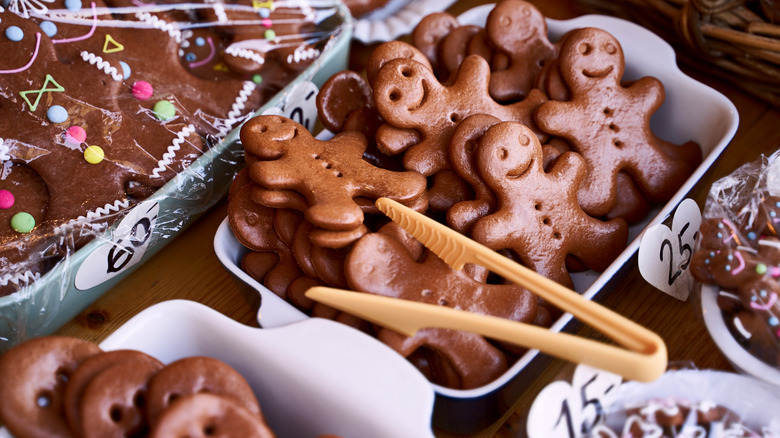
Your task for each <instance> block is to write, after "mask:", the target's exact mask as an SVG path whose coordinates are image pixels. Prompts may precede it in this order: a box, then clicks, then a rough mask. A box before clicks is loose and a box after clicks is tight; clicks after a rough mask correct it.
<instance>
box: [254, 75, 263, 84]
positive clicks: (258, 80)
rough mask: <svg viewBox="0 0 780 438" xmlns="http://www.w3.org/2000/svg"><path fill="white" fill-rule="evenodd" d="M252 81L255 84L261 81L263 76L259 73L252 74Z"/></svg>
mask: <svg viewBox="0 0 780 438" xmlns="http://www.w3.org/2000/svg"><path fill="white" fill-rule="evenodd" d="M252 82H254V83H255V84H260V83H261V82H263V77H262V76H260V75H254V76H252Z"/></svg>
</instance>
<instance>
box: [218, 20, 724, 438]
mask: <svg viewBox="0 0 780 438" xmlns="http://www.w3.org/2000/svg"><path fill="white" fill-rule="evenodd" d="M492 7H493V5H484V6H480V7H477V8H474V9H472V10H469V11H467V12H465V13H464V14H463V15H461V16H460V17H458V19H459V21H460V22H461V23H462V24H477V25H484V23H485V21H486V19H487V15H488V13H489V12H490V10H491V9H492ZM547 23H548V29H549V34H550V39H551V40H553V41H555V40H557V39H558V38H559V37H560V36H561V35H562V34H563V33H565V32H566V31H568V30H570V29H574V28H579V27H587V26H593V27H599V28H602V29H605V30H607V31H609V32H610V33H612V34H613V35H614V36H615V37H616V38H617V39H618V40H619V41H620V43H621V45H622V46H623V50H624V52H625V57H626V69H625V75H624V79H627V80H630V79H635V78H638V77H641V76H647V75H652V76H655V77H657V78H659V79H660V80H661V81H662V82H663V84H664V86H665V89H666V100H665V102H664V104H663V105H662V107H661V108H660V109H659V111H658V112H656V114H654V115H653V118H652V119H651V126H652V128H653V130H654V132H655V133H656V134H657V135H658V136H660V137H662V138H664V139H666V140H668V141H671V142H674V143H677V144H681V143H684V142H686V141H688V140H694V141H696V142H698V143H699V144H700V145H701V147H702V152H703V161H702V163H701V164H700V165H699V166H698V167H697V168H696V169H695V171H694V172H693V174H692V175H691V176H690V178H689V179H688V180H687V181H686V182H685V184H684V185H683V186H682V187H681V188H680V189H679V190H678V191H677V193H676V194H675V195H674V197H673V198H672V199H671V200H670V201H669V202H668V203H667V204H666V205H663V206H661V207H659V208H656V209H655V210H653V211H652V212H651V213H650V214H649V215H648V219H647V220H646V221H644V222H642V223H639V224H636V225H634V226H632V227H631V229H630V233H629V241H630V243H629V245H628V246H627V248H626V249H625V250H624V251H623V252H622V253H621V254H620V256H619V257H618V258H617V259H616V260H615V261H614V262H613V263H612V264H611V265H610V266H609V267H608V268H607V269H606V270H605V271H604V272H603V273H601V274H600V275H599V274H597V273H594V272H585V273H577V274H574V275H573V279H574V283H575V289H576V290H577V291H579V292H581V293H582V294H583V295H584V296H585V297H587V298H589V299H597V296H598V294H599V293H600V292H603V291H605V290H609V289H610V287H609V286H610V282H611V281H614V280H615V279H616V278H619V276H620V275H622V273H624V272H625V271H624V270H625V269H626V267H627V266H628V265H629V262H630V261H631V260H632V259H633V257H635V255H636V253H637V251H638V249H639V242H640V238H641V232H642V231H643V230H644V229H645V228H646V227H648V226H651V225H654V224H657V223H662V222H664V221H665V220H666V219H667V218H668V217H669V216H670V214H671V213H672V212H673V211H674V210H675V208H676V207H677V205H678V204H679V203H680V202H681V201H682V200H683V199H685V197H686V196H687V194H688V192H689V191H690V190H691V189H692V188H693V187H694V185H695V184H696V183H697V182H698V181H699V179H701V178H702V176H703V175H704V174H705V173H706V172H707V170H708V169H709V168H710V167H711V166H712V164H713V163H714V161H715V160H716V159H717V158H718V156H719V155H720V154H721V152H722V151H723V150H724V148H725V147H726V146H727V145H728V143H729V142H730V141H731V139H732V138H733V136H734V134H735V132H736V130H737V126H738V123H739V116H738V113H737V110H736V107H735V106H734V104H733V103H732V102H731V101H729V100H728V99H727V98H726V97H724V96H723V95H722V94H720V93H719V92H717V91H715V90H713V89H712V88H710V87H708V86H706V85H704V84H702V83H700V82H698V81H695V80H694V79H692V78H690V77H689V76H687V75H685V74H684V73H682V72H681V71H680V70H679V68H678V67H677V64H676V62H675V53H674V51H673V49H672V48H671V47H670V46H669V45H668V44H667V43H666V42H664V41H663V40H662V39H661V38H660V37H658V36H657V35H655V34H653V33H652V32H650V31H648V30H647V29H644V28H642V27H640V26H638V25H635V24H633V23H630V22H628V21H625V20H621V19H618V18H612V17H606V16H597V15H587V16H582V17H578V18H575V19H572V20H565V21H558V20H548V21H547ZM214 244H215V250H216V253H217V256H218V257H219V258H220V260H221V262H222V263H223V264H224V265H225V267H226V268H227V269H228V270H229V271H230V272H231V273H232V274H233V275H234V276H235V278H236V279H237V280H238V281H239V282H240V283H241V284H242V285H243V286H244V287H248V288H250V289H252V290H255V291H257V292H258V293H259V294H260V295H261V300H262V304H261V309H260V314H259V315H258V318H259V322H260V324H261V326H263V327H276V326H280V325H284V324H289V323H292V322H295V321H299V320H301V319H305V318H307V317H306V315H305V314H303V313H302V312H300V311H298V310H297V309H295V308H293V307H292V306H291V305H289V304H288V303H286V302H285V301H283V300H281V299H279V297H277V296H276V295H275V294H273V293H272V292H270V291H268V290H267V289H266V288H265V287H263V286H262V285H260V284H259V283H258V282H256V281H254V280H253V279H252V278H251V277H249V276H248V275H247V274H246V273H244V272H243V271H241V269H240V259H241V256H242V255H243V254H244V253H245V252H246V250H245V249H243V248H242V246H241V245H240V243H238V241H237V240H236V239H235V237H233V235H232V233H231V231H230V229H229V226H228V224H227V220H225V221H224V222H223V223H222V225H221V226H220V228H219V229H218V231H217V234H216V236H215V241H214ZM616 293H618V292H616ZM571 322H572V318H571V315H569V314H566V315H564V316H563V317H561V318H560V319H559V320H558V321H556V322H555V323H554V325H553V326H552V328H551V330H554V331H563V330H566V328H567V326H568V327H571V325H570V323H571ZM538 356H540V354H539V352H538V351H537V350H532V351H529V352H528V353H527V354H525V355H524V356H522V357H521V358H520V359H519V360H518V361H517V362H516V363H515V364H514V365H513V366H512V367H511V368H510V369H509V370H508V371H507V372H506V373H504V374H503V375H502V376H501V377H499V378H498V379H496V380H495V381H493V382H491V383H490V384H488V385H485V386H482V387H479V388H474V389H469V390H455V389H450V388H445V387H441V386H438V385H434V387H435V390H436V393H437V406H436V409H435V413H434V417H435V418H436V417H437V413H441V415H442V417H452V416H453V415H456V416H457V414H454V411H453V409H455V410H458V411H459V410H460V409H461V408H462V409H463V412H464V413H466V412H469V413H470V414H469V415H468V416H470V417H475V418H476V417H479V414H474V412H475V410H476V407H475V406H472V405H471V404H470V403H468V402H467V401H475V402H478V403H480V404H484V403H488V404H493V403H495V402H496V400H497V399H503V400H514V399H516V396H517V392H518V391H522V390H523V388H524V387H525V385H524V384H523V383H522V382H520V383H518V381H519V380H524V379H525V381H530V379H532V378H533V376H532V375H531V374H530V373H528V372H527V371H528V368H529V365H531V364H532V363H533V362H534V361H535V360H536V359H537V358H538ZM464 402H465V403H464ZM502 403H503V402H502ZM449 404H454V405H457V407H454V408H453V409H450V408H449V407H446V408H442V406H448V405H449ZM495 410H496V408H494V407H493V408H490V410H489V412H491V413H490V414H486V415H492V411H495ZM445 421H449V418H448V419H446V420H445ZM475 421H476V423H479V420H475ZM485 421H488V424H489V423H490V421H489V420H487V419H485ZM476 423H474V425H476ZM434 424H436V422H435V423H434ZM469 426H470V425H469V424H467V425H465V429H462V430H465V431H466V432H468V431H469V430H466V429H471V428H470V427H469ZM456 428H457V429H461V428H460V427H456Z"/></svg>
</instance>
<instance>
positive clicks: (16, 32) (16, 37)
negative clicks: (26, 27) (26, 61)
mask: <svg viewBox="0 0 780 438" xmlns="http://www.w3.org/2000/svg"><path fill="white" fill-rule="evenodd" d="M5 37H6V38H8V39H9V40H11V41H21V40H22V38H24V32H23V31H22V29H21V28H20V27H19V26H8V29H6V30H5Z"/></svg>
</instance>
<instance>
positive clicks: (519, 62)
mask: <svg viewBox="0 0 780 438" xmlns="http://www.w3.org/2000/svg"><path fill="white" fill-rule="evenodd" d="M485 30H486V32H487V35H488V37H489V40H490V41H491V43H492V44H493V46H494V47H496V48H497V50H498V51H500V52H502V53H504V54H505V55H506V57H507V59H508V62H509V65H508V66H507V67H506V68H505V69H502V70H500V71H494V72H493V75H492V76H491V78H490V95H491V96H493V97H494V98H495V99H496V100H497V101H500V102H506V101H511V100H516V99H522V98H523V97H524V96H526V95H527V94H528V93H529V92H530V91H531V89H533V86H534V83H535V81H536V77H537V75H538V74H539V72H540V71H541V70H542V68H543V67H544V64H545V63H547V62H548V61H550V60H552V59H553V58H554V57H555V55H556V49H555V46H554V45H553V44H552V43H551V42H550V40H548V39H547V23H546V22H545V19H544V16H543V15H542V13H541V12H540V11H539V10H538V9H537V8H536V7H535V6H534V5H533V4H531V3H529V2H526V1H523V0H502V1H501V2H499V3H497V4H496V6H495V7H494V8H493V10H492V11H490V14H488V18H487V22H486V23H485Z"/></svg>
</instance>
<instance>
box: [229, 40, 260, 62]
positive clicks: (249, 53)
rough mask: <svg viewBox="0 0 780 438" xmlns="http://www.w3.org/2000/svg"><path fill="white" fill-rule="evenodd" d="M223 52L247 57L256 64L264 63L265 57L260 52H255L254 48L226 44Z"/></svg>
mask: <svg viewBox="0 0 780 438" xmlns="http://www.w3.org/2000/svg"><path fill="white" fill-rule="evenodd" d="M225 53H227V54H228V55H231V56H235V57H237V58H243V59H248V60H250V61H252V62H255V63H257V64H264V63H265V58H264V57H263V55H262V54H260V53H257V52H255V51H254V50H250V49H242V48H240V47H236V46H235V44H233V45H230V46H228V48H227V49H225Z"/></svg>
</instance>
